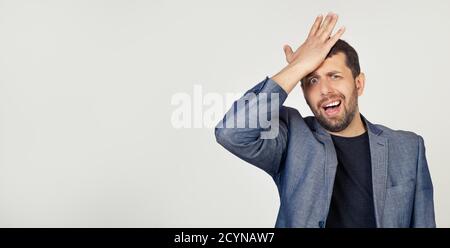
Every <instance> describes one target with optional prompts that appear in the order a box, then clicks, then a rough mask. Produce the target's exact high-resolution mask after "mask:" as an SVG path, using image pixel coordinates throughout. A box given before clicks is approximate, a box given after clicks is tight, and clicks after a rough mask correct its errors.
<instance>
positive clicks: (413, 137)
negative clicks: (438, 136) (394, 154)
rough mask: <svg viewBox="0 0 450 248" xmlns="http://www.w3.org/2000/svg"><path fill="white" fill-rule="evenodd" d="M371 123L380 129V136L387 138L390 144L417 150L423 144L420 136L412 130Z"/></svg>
mask: <svg viewBox="0 0 450 248" xmlns="http://www.w3.org/2000/svg"><path fill="white" fill-rule="evenodd" d="M372 125H373V126H375V127H376V128H378V129H379V130H382V133H381V136H382V137H386V138H387V139H388V140H389V145H390V146H395V147H397V148H402V149H401V150H403V151H408V150H409V151H414V150H415V151H417V150H418V148H419V146H423V145H424V141H423V138H422V136H421V135H419V134H417V133H415V132H413V131H408V130H398V129H392V128H389V127H387V126H385V125H381V124H372Z"/></svg>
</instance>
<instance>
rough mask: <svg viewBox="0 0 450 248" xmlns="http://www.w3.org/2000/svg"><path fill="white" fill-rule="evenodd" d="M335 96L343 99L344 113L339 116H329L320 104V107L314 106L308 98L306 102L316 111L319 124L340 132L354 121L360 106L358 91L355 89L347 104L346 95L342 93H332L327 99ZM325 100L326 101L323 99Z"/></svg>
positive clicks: (315, 114)
mask: <svg viewBox="0 0 450 248" xmlns="http://www.w3.org/2000/svg"><path fill="white" fill-rule="evenodd" d="M334 98H340V99H341V106H340V107H341V108H342V109H341V110H342V115H340V116H337V117H332V118H328V117H327V116H326V115H325V113H323V111H322V107H321V106H320V105H319V107H315V108H312V107H311V104H310V103H309V101H308V100H306V103H307V104H308V105H309V108H310V109H311V111H312V112H313V113H314V116H315V117H316V119H317V121H318V122H319V124H320V125H321V126H322V127H323V128H325V129H326V130H328V131H330V132H340V131H342V130H344V129H346V128H347V127H348V125H350V123H351V122H352V120H353V118H354V117H355V114H356V109H357V107H358V92H357V90H356V85H355V88H354V89H353V92H352V94H351V96H350V98H349V102H348V105H346V104H345V102H346V101H345V100H346V98H345V96H344V95H342V94H334V95H330V96H329V97H327V99H325V101H327V100H328V99H334ZM321 102H324V101H321Z"/></svg>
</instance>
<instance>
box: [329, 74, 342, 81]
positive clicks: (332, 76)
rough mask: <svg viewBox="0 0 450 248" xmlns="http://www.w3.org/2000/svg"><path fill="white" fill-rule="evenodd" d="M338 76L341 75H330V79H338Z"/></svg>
mask: <svg viewBox="0 0 450 248" xmlns="http://www.w3.org/2000/svg"><path fill="white" fill-rule="evenodd" d="M339 78H341V76H338V75H331V79H334V80H336V79H339Z"/></svg>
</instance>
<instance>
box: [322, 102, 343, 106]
mask: <svg viewBox="0 0 450 248" xmlns="http://www.w3.org/2000/svg"><path fill="white" fill-rule="evenodd" d="M339 103H340V101H335V102H332V103H329V104H327V105H325V107H333V106H336V105H338V104H339Z"/></svg>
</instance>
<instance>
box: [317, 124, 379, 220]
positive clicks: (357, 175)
mask: <svg viewBox="0 0 450 248" xmlns="http://www.w3.org/2000/svg"><path fill="white" fill-rule="evenodd" d="M331 137H332V139H333V143H334V147H335V149H336V155H337V159H338V166H337V170H336V177H335V179H334V186H333V195H332V198H331V205H330V211H329V213H328V218H327V222H326V227H327V228H328V227H366V228H372V227H376V221H375V210H374V203H373V194H372V192H373V190H372V169H371V160H370V146H369V136H368V134H367V132H365V133H364V134H361V135H359V136H356V137H340V136H335V135H331Z"/></svg>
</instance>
